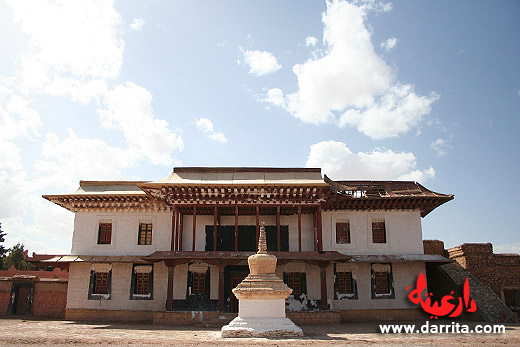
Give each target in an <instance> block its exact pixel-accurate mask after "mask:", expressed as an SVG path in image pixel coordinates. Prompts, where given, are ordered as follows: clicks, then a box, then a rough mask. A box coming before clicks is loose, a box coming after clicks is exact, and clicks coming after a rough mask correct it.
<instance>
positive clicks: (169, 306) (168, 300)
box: [166, 265, 175, 311]
mask: <svg viewBox="0 0 520 347" xmlns="http://www.w3.org/2000/svg"><path fill="white" fill-rule="evenodd" d="M174 269H175V267H174V266H173V265H172V266H168V290H167V292H166V311H173V271H174Z"/></svg>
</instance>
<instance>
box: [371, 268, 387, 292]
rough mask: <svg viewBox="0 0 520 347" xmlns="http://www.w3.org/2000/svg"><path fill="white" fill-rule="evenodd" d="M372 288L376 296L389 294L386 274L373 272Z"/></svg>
mask: <svg viewBox="0 0 520 347" xmlns="http://www.w3.org/2000/svg"><path fill="white" fill-rule="evenodd" d="M374 287H375V293H376V294H390V283H388V272H374Z"/></svg>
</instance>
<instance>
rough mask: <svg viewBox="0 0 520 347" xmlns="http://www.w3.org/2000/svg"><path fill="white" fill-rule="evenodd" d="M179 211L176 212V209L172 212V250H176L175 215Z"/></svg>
mask: <svg viewBox="0 0 520 347" xmlns="http://www.w3.org/2000/svg"><path fill="white" fill-rule="evenodd" d="M176 213H177V212H175V210H173V212H172V244H171V249H170V250H172V251H174V250H175V215H176Z"/></svg>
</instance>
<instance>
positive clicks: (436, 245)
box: [423, 240, 448, 258]
mask: <svg viewBox="0 0 520 347" xmlns="http://www.w3.org/2000/svg"><path fill="white" fill-rule="evenodd" d="M423 247H424V254H437V255H442V256H443V257H446V258H447V257H448V252H447V251H446V250H445V249H444V242H443V241H440V240H424V241H423Z"/></svg>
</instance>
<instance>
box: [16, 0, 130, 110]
mask: <svg viewBox="0 0 520 347" xmlns="http://www.w3.org/2000/svg"><path fill="white" fill-rule="evenodd" d="M8 4H9V5H10V6H11V7H12V9H13V14H14V19H15V21H16V22H18V23H20V28H21V30H22V31H23V32H25V33H26V34H28V36H29V42H28V45H27V49H26V50H25V52H23V53H22V54H21V83H22V84H21V86H20V88H21V90H23V91H25V92H36V93H41V92H42V91H47V92H50V93H51V94H53V95H65V94H66V95H68V94H70V95H71V96H73V99H77V100H80V101H82V102H84V100H85V99H88V98H89V97H91V96H92V95H96V94H97V93H96V92H92V87H93V86H92V85H88V84H89V81H90V80H91V79H93V80H99V79H107V78H115V77H117V76H118V75H119V71H120V69H121V65H122V62H123V49H124V41H123V40H122V37H121V35H122V30H121V28H120V25H121V23H122V20H121V16H120V15H119V13H118V12H117V11H116V10H115V9H114V8H113V3H112V1H82V2H80V3H76V2H71V1H64V0H62V1H33V2H24V1H8ZM60 79H62V80H60ZM63 79H64V80H63ZM83 84H87V86H83ZM67 88H72V89H77V90H72V91H68V92H67V91H66V89H67ZM82 92H84V93H85V94H83V93H82ZM78 94H79V95H78ZM82 94H83V95H82Z"/></svg>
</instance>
